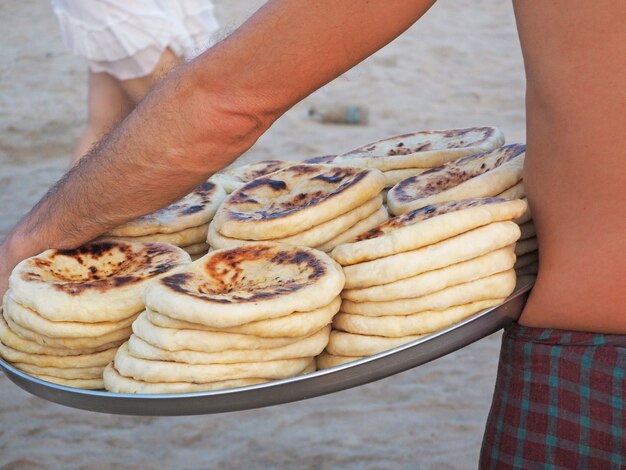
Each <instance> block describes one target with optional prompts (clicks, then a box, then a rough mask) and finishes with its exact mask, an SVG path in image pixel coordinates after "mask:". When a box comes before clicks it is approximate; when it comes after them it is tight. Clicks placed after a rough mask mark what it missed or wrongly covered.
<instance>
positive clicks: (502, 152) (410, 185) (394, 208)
mask: <svg viewBox="0 0 626 470" xmlns="http://www.w3.org/2000/svg"><path fill="white" fill-rule="evenodd" d="M525 153H526V146H524V145H519V144H514V145H507V146H505V147H500V148H498V149H495V150H491V151H489V152H485V153H480V154H477V155H470V156H469V157H465V158H461V159H459V160H456V161H453V162H450V163H446V164H445V165H442V166H440V167H437V168H433V169H431V170H428V171H425V172H424V173H422V174H421V175H417V176H413V177H411V178H407V179H405V180H404V181H402V182H400V183H398V184H397V185H395V186H394V187H393V188H392V189H391V190H390V191H389V194H388V195H387V205H388V206H389V211H390V212H391V213H392V214H395V215H399V214H404V213H405V212H408V211H410V210H413V209H418V208H420V207H424V206H427V205H429V204H435V203H437V202H448V201H460V200H462V199H467V198H480V197H494V196H496V195H498V194H500V193H502V192H503V191H504V190H505V189H508V188H510V187H511V186H514V185H515V184H516V183H518V182H519V181H520V180H521V179H522V171H523V168H524V156H525Z"/></svg>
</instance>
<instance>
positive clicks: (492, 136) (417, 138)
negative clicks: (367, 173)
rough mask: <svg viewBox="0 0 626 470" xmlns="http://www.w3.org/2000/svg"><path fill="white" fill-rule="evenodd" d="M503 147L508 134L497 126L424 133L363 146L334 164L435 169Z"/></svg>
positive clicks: (384, 168) (385, 168)
mask: <svg viewBox="0 0 626 470" xmlns="http://www.w3.org/2000/svg"><path fill="white" fill-rule="evenodd" d="M503 144H504V135H503V134H502V132H501V131H500V130H499V129H497V128H495V127H471V128H468V129H451V130H441V131H421V132H413V133H410V134H403V135H398V136H394V137H389V138H386V139H383V140H379V141H377V142H373V143H371V144H367V145H363V146H361V147H358V148H356V149H354V150H352V151H350V152H348V153H344V154H342V155H339V156H338V157H337V158H336V159H335V160H334V162H333V164H335V165H350V166H357V167H363V168H378V169H379V170H382V171H389V170H395V169H400V168H432V167H435V166H439V165H442V164H443V163H446V162H449V161H452V160H455V159H457V158H461V157H464V156H466V155H473V154H475V153H479V152H485V151H489V150H492V149H494V148H497V147H500V146H501V145H503Z"/></svg>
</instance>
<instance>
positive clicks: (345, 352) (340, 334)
mask: <svg viewBox="0 0 626 470" xmlns="http://www.w3.org/2000/svg"><path fill="white" fill-rule="evenodd" d="M424 336H426V335H413V336H402V337H400V338H385V337H384V336H367V335H356V334H353V333H346V332H345V331H337V330H335V331H333V332H332V333H331V334H330V340H329V342H328V346H327V347H326V352H327V353H329V354H332V355H334V356H348V357H366V356H373V355H374V354H378V353H381V352H383V351H388V350H389V349H393V348H396V347H398V346H402V345H403V344H407V343H410V342H412V341H415V340H417V339H420V338H423V337H424Z"/></svg>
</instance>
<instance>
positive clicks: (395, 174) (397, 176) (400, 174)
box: [383, 168, 428, 188]
mask: <svg viewBox="0 0 626 470" xmlns="http://www.w3.org/2000/svg"><path fill="white" fill-rule="evenodd" d="M427 169H428V168H401V169H399V170H388V171H383V175H385V188H392V187H393V186H395V185H396V184H398V183H399V182H400V181H404V180H405V179H407V178H410V177H411V176H415V175H421V174H422V173H424V172H425V171H426V170H427Z"/></svg>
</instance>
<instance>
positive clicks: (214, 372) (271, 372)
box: [114, 344, 313, 383]
mask: <svg viewBox="0 0 626 470" xmlns="http://www.w3.org/2000/svg"><path fill="white" fill-rule="evenodd" d="M311 362H313V358H300V359H283V360H280V361H267V362H245V363H239V364H182V363H178V362H167V361H146V360H145V359H139V358H136V357H134V356H132V355H131V354H130V353H129V351H128V345H127V344H123V345H122V346H121V347H120V348H119V350H118V351H117V355H116V356H115V362H114V364H115V368H116V369H117V370H118V372H119V373H120V374H121V375H123V376H126V377H132V378H133V379H136V380H143V381H145V382H166V383H167V382H191V383H207V382H218V381H223V380H233V379H249V378H261V379H284V378H287V377H293V376H294V375H298V374H301V373H302V371H304V369H306V368H307V367H309V366H310V364H311Z"/></svg>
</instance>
